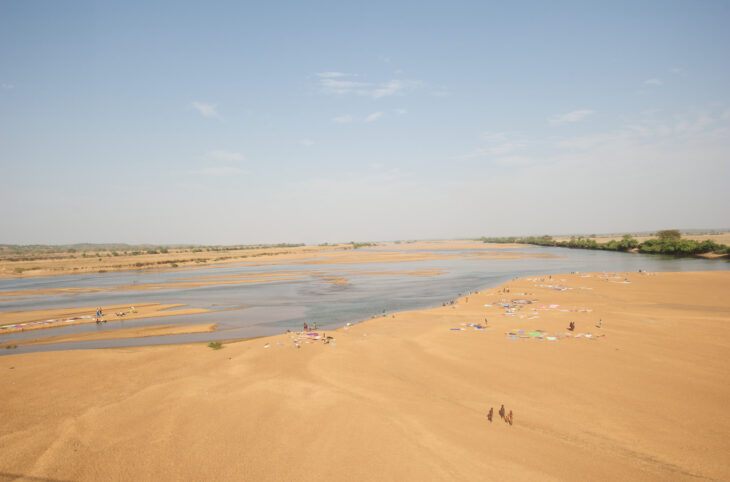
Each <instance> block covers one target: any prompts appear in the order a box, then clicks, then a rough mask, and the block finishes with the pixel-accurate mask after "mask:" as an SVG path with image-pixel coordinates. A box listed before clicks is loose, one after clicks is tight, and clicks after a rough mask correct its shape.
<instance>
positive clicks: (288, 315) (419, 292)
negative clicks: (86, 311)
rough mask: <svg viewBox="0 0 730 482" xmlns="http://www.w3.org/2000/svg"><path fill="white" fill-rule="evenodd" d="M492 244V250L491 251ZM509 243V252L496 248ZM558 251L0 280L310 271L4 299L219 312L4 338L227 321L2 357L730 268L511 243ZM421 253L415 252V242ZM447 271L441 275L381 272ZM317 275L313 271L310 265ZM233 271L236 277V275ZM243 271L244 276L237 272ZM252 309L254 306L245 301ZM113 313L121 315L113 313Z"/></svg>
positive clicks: (30, 285) (180, 339) (38, 284)
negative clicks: (250, 280)
mask: <svg viewBox="0 0 730 482" xmlns="http://www.w3.org/2000/svg"><path fill="white" fill-rule="evenodd" d="M427 251H428V252H430V253H443V254H454V253H468V252H469V250H465V249H459V250H456V251H454V250H427ZM490 251H492V250H490ZM493 251H501V250H493ZM505 251H510V252H515V253H517V252H524V253H526V254H527V253H529V254H539V253H543V254H550V255H554V256H555V257H548V258H534V257H528V258H517V259H479V258H478V257H470V256H467V257H459V258H449V259H440V260H427V261H409V262H400V263H364V264H339V265H337V264H328V265H322V264H315V265H311V264H290V265H282V264H276V265H270V266H240V265H235V266H233V265H232V266H230V267H226V266H223V267H220V266H218V267H211V268H203V269H196V270H194V271H191V270H185V269H182V268H180V269H177V270H171V271H164V272H159V271H158V272H154V271H133V272H114V273H100V274H86V275H74V276H54V277H45V278H24V279H5V280H0V294H2V292H8V291H18V290H40V289H54V288H70V287H96V288H114V287H117V286H129V285H135V284H148V283H165V282H175V281H179V280H180V279H181V278H189V277H191V275H194V276H196V277H197V276H206V275H208V276H216V277H220V276H229V275H230V276H236V275H241V274H245V273H262V272H266V273H276V272H286V271H288V272H291V271H294V272H299V273H302V272H304V273H305V276H304V277H303V278H302V279H297V280H292V281H276V282H271V283H259V284H229V285H212V286H202V287H195V288H181V287H175V288H173V289H163V290H159V289H156V290H134V289H131V290H130V289H126V290H123V291H110V292H94V293H79V294H72V295H70V294H68V293H65V294H58V295H33V296H23V297H15V298H6V299H5V300H0V311H24V310H41V309H52V308H67V307H69V308H70V307H90V306H91V307H93V306H103V305H129V306H132V305H134V304H141V303H163V304H186V305H189V306H190V307H199V308H206V309H209V310H213V312H211V313H204V314H199V315H184V316H168V317H164V318H148V319H142V320H126V321H110V322H108V323H104V324H101V325H96V324H95V323H90V324H81V325H73V326H65V327H59V328H51V329H46V330H34V331H28V332H20V333H7V334H3V335H0V344H5V343H7V342H12V341H14V340H22V339H27V338H39V337H46V336H56V335H68V334H73V333H83V332H89V331H106V330H118V329H123V328H135V327H142V326H150V325H160V324H167V323H176V324H191V325H192V324H198V323H211V322H216V323H218V327H217V328H218V330H219V331H216V332H211V333H197V334H188V335H168V336H158V337H145V338H126V339H105V340H95V341H84V342H70V343H56V344H49V345H35V346H27V347H23V346H21V347H19V348H17V349H12V350H5V349H3V350H2V351H1V352H0V355H9V354H15V353H29V352H37V351H51V350H69V349H87V348H107V347H123V346H133V345H157V344H170V343H187V342H199V341H213V340H224V339H233V338H247V337H255V336H263V335H271V334H276V333H282V332H284V331H286V330H287V329H300V328H301V326H302V324H303V323H304V322H308V323H310V324H311V322H313V321H316V322H317V325H318V327H320V328H324V329H331V328H335V327H340V326H343V325H344V324H345V323H348V322H353V323H354V322H358V321H362V320H366V319H369V318H371V317H372V316H379V315H382V314H383V313H391V312H395V311H404V310H413V309H421V308H429V307H433V306H439V305H441V303H442V302H444V301H448V300H450V299H454V298H456V297H458V296H459V295H462V294H466V293H469V292H473V291H478V290H482V289H485V288H491V287H495V286H498V285H500V284H502V283H504V282H506V281H509V280H511V279H513V278H516V277H522V276H531V275H542V274H554V273H570V272H632V271H633V272H636V271H638V270H640V269H641V270H645V271H707V270H727V269H729V268H730V263H728V261H727V260H725V259H718V260H709V259H700V258H672V257H664V256H658V255H642V254H630V253H616V252H608V251H590V250H580V249H575V250H574V249H565V248H543V247H525V248H524V249H510V250H505ZM409 252H413V250H409ZM416 270H440V271H441V274H438V275H433V276H417V275H412V274H381V275H378V274H373V273H375V272H385V271H388V272H399V271H416ZM308 272H309V273H311V274H312V276H306V273H308ZM323 273H324V274H331V275H336V276H342V277H344V278H346V279H347V283H331V282H328V281H327V280H324V279H322V275H323ZM232 279H234V278H232ZM238 279H240V278H238ZM236 308H245V309H236ZM109 318H110V319H112V317H109Z"/></svg>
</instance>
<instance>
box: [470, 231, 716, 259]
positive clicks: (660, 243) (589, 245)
mask: <svg viewBox="0 0 730 482" xmlns="http://www.w3.org/2000/svg"><path fill="white" fill-rule="evenodd" d="M655 236H656V237H655V238H650V239H647V240H646V241H643V242H641V243H640V242H639V241H638V240H637V239H636V238H634V237H633V236H631V235H630V234H625V235H624V236H623V238H621V239H620V240H615V239H614V240H611V241H608V242H605V243H599V242H598V241H596V240H595V239H592V238H588V237H575V236H573V237H571V238H570V240H568V241H558V240H556V239H554V238H553V237H552V236H547V235H545V236H526V237H503V238H488V237H483V238H480V240H481V241H483V242H485V243H518V244H536V245H538V246H557V247H560V248H579V249H602V250H606V251H632V250H637V251H638V252H639V253H648V254H669V255H675V256H693V255H698V254H706V253H715V254H724V255H727V254H730V247H729V246H726V245H724V244H718V243H716V242H714V241H712V240H709V239H706V240H704V241H697V240H694V239H687V238H682V235H681V233H680V232H679V230H677V229H666V230H663V231H659V232H657V233H656V234H655Z"/></svg>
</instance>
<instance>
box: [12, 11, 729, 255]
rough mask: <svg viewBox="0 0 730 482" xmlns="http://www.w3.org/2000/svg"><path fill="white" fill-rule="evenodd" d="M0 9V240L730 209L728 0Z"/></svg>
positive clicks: (542, 229) (460, 233) (289, 231)
mask: <svg viewBox="0 0 730 482" xmlns="http://www.w3.org/2000/svg"><path fill="white" fill-rule="evenodd" d="M151 3H153V2H119V3H118V4H114V5H109V4H107V3H106V2H21V1H17V2H12V1H4V2H2V3H0V45H1V46H2V47H0V178H1V180H0V182H1V183H2V184H1V185H2V189H1V190H0V219H1V220H2V225H3V226H2V229H0V243H71V242H116V241H119V242H131V243H145V242H149V243H220V244H239V243H259V242H308V243H319V242H324V241H329V242H334V241H349V240H361V241H365V240H388V239H415V238H448V237H469V236H481V235H521V234H543V233H552V234H559V233H594V232H599V233H600V232H617V231H635V230H654V229H662V228H674V227H680V228H721V227H730V217H729V216H728V215H727V205H728V201H729V200H730V189H728V184H727V179H728V178H730V158H729V157H728V156H729V155H730V87H729V86H730V61H729V60H728V59H730V55H729V52H728V50H729V48H728V46H730V29H728V28H727V25H728V24H729V22H730V4H728V3H726V2H689V1H687V2H658V1H657V2H624V3H621V2H602V3H597V2H596V3H594V2H557V3H556V4H551V3H548V2H510V3H509V5H505V4H506V3H507V2H493V3H489V2H439V3H436V2H398V3H397V5H394V4H391V3H390V2H359V3H355V2H329V3H325V2H288V3H277V4H273V3H272V4H267V5H263V2H257V3H245V2H211V4H209V3H208V2H205V3H204V2H199V3H195V4H186V3H184V2H154V5H150V4H151Z"/></svg>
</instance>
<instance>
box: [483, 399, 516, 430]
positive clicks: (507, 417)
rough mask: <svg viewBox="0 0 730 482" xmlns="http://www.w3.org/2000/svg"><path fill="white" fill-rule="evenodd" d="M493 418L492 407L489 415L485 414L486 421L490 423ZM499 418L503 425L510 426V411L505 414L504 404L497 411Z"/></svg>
mask: <svg viewBox="0 0 730 482" xmlns="http://www.w3.org/2000/svg"><path fill="white" fill-rule="evenodd" d="M493 416H494V407H490V408H489V413H487V419H488V420H489V421H490V422H491V421H492V417H493ZM499 416H500V418H501V419H502V420H504V422H505V423H508V424H510V425H512V410H510V411H509V413H506V412H505V409H504V403H503V404H502V407H501V408H500V409H499Z"/></svg>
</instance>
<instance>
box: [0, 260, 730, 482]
mask: <svg viewBox="0 0 730 482" xmlns="http://www.w3.org/2000/svg"><path fill="white" fill-rule="evenodd" d="M728 290H730V273H728V272H727V271H718V272H695V273H590V274H555V275H551V276H540V277H527V278H520V279H517V280H514V281H512V282H509V283H506V284H505V285H502V286H500V287H498V288H495V289H490V290H484V291H482V292H480V293H471V294H469V295H468V296H465V297H462V298H460V299H458V300H453V301H454V302H453V304H452V303H451V301H452V300H444V302H445V306H442V307H437V308H433V309H429V310H419V311H411V312H403V313H396V314H391V315H387V316H386V317H378V318H374V319H372V320H370V321H366V322H363V323H359V324H355V325H351V326H346V327H343V328H340V329H337V330H334V331H331V332H326V333H322V332H321V331H320V332H310V333H286V334H282V335H278V336H273V337H267V338H258V339H250V340H243V341H236V342H229V343H224V345H223V348H222V349H219V350H213V349H211V348H209V347H208V346H206V344H188V345H174V346H158V347H154V346H153V347H133V348H123V349H122V348H120V349H104V350H85V351H62V352H50V353H33V354H19V355H10V356H3V357H0V373H2V374H3V376H2V378H3V381H4V383H3V387H4V393H3V396H2V398H0V412H1V413H2V414H3V422H4V423H3V424H2V428H0V442H1V444H2V447H3V457H2V458H0V477H4V478H7V479H14V478H16V477H21V479H20V480H24V479H23V477H25V480H37V479H38V478H41V479H44V480H99V479H116V480H119V479H126V480H129V479H135V480H172V479H174V480H201V479H218V480H342V479H345V478H347V479H351V480H383V479H387V480H394V479H400V480H618V479H621V480H698V479H699V480H705V479H706V480H727V479H728V477H730V463H729V462H728V458H727V454H728V450H729V449H730V415H728V412H727V409H726V407H727V405H728V403H729V402H730V376H728V374H727V370H726V366H727V363H728V361H729V360H728V357H729V356H730V355H729V353H730V352H729V351H728V346H729V345H730V335H729V334H728V332H727V330H726V325H727V322H728V320H730V301H728V299H727V297H726V293H727V292H728ZM485 320H486V321H485ZM599 320H601V324H602V326H601V327H599ZM571 321H572V322H574V323H575V330H574V331H572V332H571V331H569V330H568V329H567V327H568V324H569V323H570V322H571ZM314 333H316V334H314ZM324 340H327V341H328V343H325V342H324ZM502 404H504V407H505V409H506V411H507V412H509V411H512V412H513V423H512V424H511V425H510V424H508V423H505V422H504V421H503V420H502V419H501V418H500V416H499V415H498V410H499V408H500V406H501V405H502ZM490 408H492V409H493V410H494V412H493V413H494V417H493V420H492V421H491V422H490V421H489V420H488V418H487V414H488V412H489V410H490ZM34 478H36V479H34Z"/></svg>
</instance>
